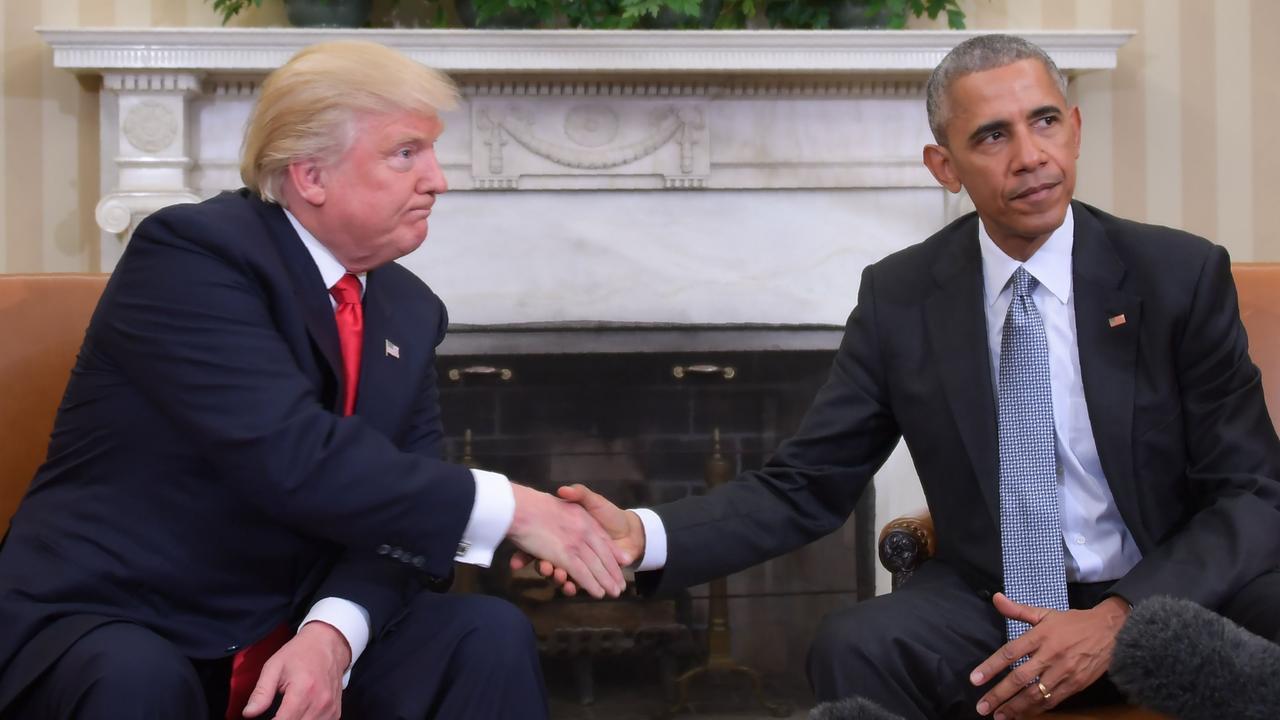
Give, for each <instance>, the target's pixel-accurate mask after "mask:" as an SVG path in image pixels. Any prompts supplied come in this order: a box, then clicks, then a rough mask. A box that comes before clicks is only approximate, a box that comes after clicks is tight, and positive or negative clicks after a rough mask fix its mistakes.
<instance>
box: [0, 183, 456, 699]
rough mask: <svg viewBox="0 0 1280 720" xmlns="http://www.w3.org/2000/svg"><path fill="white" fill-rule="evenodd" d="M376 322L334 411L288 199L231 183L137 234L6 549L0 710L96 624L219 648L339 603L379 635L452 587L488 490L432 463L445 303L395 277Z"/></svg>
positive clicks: (405, 275) (333, 341)
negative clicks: (346, 406) (228, 189)
mask: <svg viewBox="0 0 1280 720" xmlns="http://www.w3.org/2000/svg"><path fill="white" fill-rule="evenodd" d="M364 315H365V337H364V352H363V357H362V360H361V375H360V384H359V397H358V402H357V406H356V414H355V415H354V416H352V417H348V418H343V417H340V416H339V412H340V411H339V403H340V400H339V399H340V398H341V397H342V392H341V387H340V383H341V379H340V378H341V377H342V374H341V372H340V371H339V370H340V367H341V365H340V363H341V360H340V355H339V346H338V337H337V330H336V326H335V323H334V316H333V310H332V306H331V304H330V301H329V295H328V292H327V290H326V288H325V287H324V286H323V283H322V281H321V279H320V274H319V271H318V270H317V269H316V266H315V263H314V261H313V260H312V259H311V257H310V255H309V254H308V253H307V251H306V249H305V248H304V246H303V245H302V242H301V241H300V240H299V239H298V236H297V234H296V233H295V232H294V230H293V228H292V227H291V226H290V225H289V222H288V220H287V218H286V217H285V215H284V213H283V211H282V210H281V209H280V208H279V207H278V206H276V205H272V204H268V203H263V202H261V201H260V200H258V199H257V198H256V197H254V196H252V195H250V194H249V193H248V192H246V191H240V192H238V193H224V194H222V195H219V196H218V197H215V198H213V199H211V200H208V201H206V202H203V203H199V204H195V205H177V206H173V207H169V208H166V209H164V210H161V211H159V212H157V213H156V214H154V215H152V216H151V217H149V218H147V219H146V220H145V221H143V222H142V223H141V224H140V225H139V227H138V229H137V231H136V232H135V233H134V235H133V238H132V239H131V241H130V242H129V246H128V248H127V249H126V251H125V253H124V256H123V257H122V258H121V261H120V263H119V265H118V266H117V268H116V270H115V272H114V273H113V275H112V277H111V279H110V281H109V282H108V284H107V287H106V290H105V292H104V294H103V296H102V299H101V301H100V302H99V304H98V308H97V310H96V311H95V313H94V315H93V319H92V321H91V322H90V325H89V329H88V332H87V334H86V336H85V340H84V345H83V347H82V348H81V350H80V354H79V357H78V358H77V361H76V364H75V368H74V369H73V371H72V375H71V380H70V383H69V384H68V386H67V390H66V394H65V396H64V398H63V401H62V405H61V407H60V408H59V410H58V415H57V420H56V422H55V425H54V430H53V435H52V438H51V441H50V445H49V453H48V459H47V460H46V462H45V463H44V465H43V466H42V467H41V468H40V469H39V471H38V472H37V474H36V477H35V479H34V480H33V482H32V485H31V488H30V490H29V491H28V493H27V496H26V497H25V499H24V500H23V502H22V505H21V506H20V508H19V509H18V512H17V514H16V515H15V517H14V518H13V521H12V527H11V530H10V533H9V535H8V537H7V539H6V541H5V543H4V545H3V548H2V549H0V628H3V631H0V710H3V708H4V707H5V706H6V705H7V704H8V703H9V702H10V701H11V700H12V698H13V697H14V696H15V695H16V694H17V693H18V692H20V691H21V690H22V688H24V687H26V686H27V685H28V684H29V683H30V682H31V680H32V679H34V677H35V676H37V675H38V674H39V673H40V672H41V671H42V670H43V669H44V668H45V667H47V666H48V664H49V663H51V662H52V661H53V660H54V659H56V658H57V656H58V655H59V654H60V653H61V652H62V651H63V650H65V648H66V647H67V646H68V645H69V644H70V643H71V642H73V641H74V640H75V639H76V638H78V637H80V636H81V635H83V634H84V633H85V632H87V631H88V630H89V629H90V628H92V627H95V626H97V625H100V624H102V623H104V622H113V621H121V620H123V621H129V622H134V623H138V624H140V625H143V626H146V627H148V628H150V629H152V630H154V631H155V632H156V633H158V634H159V635H161V636H162V637H164V638H166V639H168V640H169V641H171V642H172V643H174V644H175V645H176V646H177V647H178V648H179V649H180V651H181V652H183V653H185V654H186V655H188V656H190V657H193V658H218V657H224V656H227V655H230V654H233V653H234V652H235V651H236V650H237V649H238V648H241V647H244V646H246V645H248V644H250V643H252V642H254V641H255V640H257V639H259V638H261V637H263V636H264V635H266V634H267V633H268V632H269V631H270V630H271V629H272V628H274V627H276V626H277V625H279V624H281V623H283V622H290V621H297V620H298V619H300V618H301V615H302V614H303V613H305V612H306V609H307V608H308V607H309V605H310V603H311V602H312V601H313V600H314V599H316V598H318V597H327V596H338V597H343V598H346V599H349V600H352V601H354V602H356V603H358V604H360V605H362V606H363V607H365V608H366V609H367V610H368V611H369V613H370V619H371V621H372V626H373V627H372V631H373V633H372V637H373V641H374V642H376V641H377V638H378V635H379V633H380V632H381V631H382V629H384V628H385V627H386V626H387V624H388V622H389V621H390V620H391V619H393V618H394V617H395V615H396V614H397V613H398V612H400V611H401V610H402V608H403V607H404V606H405V604H406V602H407V600H408V598H409V597H410V596H411V595H412V594H413V593H416V592H419V591H421V590H422V589H423V587H424V585H425V586H427V587H433V586H438V585H439V584H440V583H442V582H444V581H445V579H447V578H449V577H450V576H451V568H452V564H453V558H454V553H455V549H456V548H457V546H458V542H459V538H460V536H461V535H462V531H463V529H464V527H465V526H466V522H467V519H468V517H469V515H470V510H471V505H472V502H473V500H474V493H475V485H474V482H473V480H472V479H471V476H470V474H469V472H468V471H467V470H466V469H465V468H463V467H461V466H457V465H452V464H447V463H444V462H442V461H441V460H440V459H439V457H440V451H441V437H442V433H441V428H440V415H439V406H438V393H437V389H436V373H435V369H434V361H435V346H436V345H437V344H438V343H439V342H440V340H441V339H442V338H443V337H444V333H445V328H446V324H447V318H446V314H445V309H444V306H443V304H442V303H441V302H440V300H439V299H438V298H437V297H436V296H435V295H434V294H433V293H432V292H431V290H430V289H429V288H427V286H426V285H425V284H423V283H422V281H421V280H419V279H418V278H417V277H415V276H414V275H413V274H412V273H410V272H409V271H407V270H405V269H404V268H402V267H400V266H399V265H396V264H390V265H387V266H384V267H381V268H378V269H376V270H374V271H372V272H370V273H369V274H368V276H367V285H366V292H365V300H364ZM387 341H390V342H391V343H393V344H394V345H396V346H397V347H398V348H399V353H398V357H393V356H392V354H391V353H388V352H387V345H386V342H387ZM379 548H381V550H382V553H381V554H380V553H379V552H378V550H379ZM389 548H397V549H400V552H397V553H388V552H387V551H388V549H389ZM393 554H394V555H395V556H396V557H397V558H398V559H391V555H393Z"/></svg>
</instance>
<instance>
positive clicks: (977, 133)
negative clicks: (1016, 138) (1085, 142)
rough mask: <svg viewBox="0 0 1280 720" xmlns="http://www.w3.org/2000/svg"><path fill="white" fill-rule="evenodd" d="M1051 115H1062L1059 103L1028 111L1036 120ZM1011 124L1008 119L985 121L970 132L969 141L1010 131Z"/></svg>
mask: <svg viewBox="0 0 1280 720" xmlns="http://www.w3.org/2000/svg"><path fill="white" fill-rule="evenodd" d="M1050 115H1059V116H1060V115H1062V108H1060V107H1058V106H1057V105H1041V106H1040V107H1038V108H1036V109H1035V110H1032V111H1031V112H1029V113H1027V119H1028V120H1035V119H1037V118H1042V117H1048V116H1050ZM1010 124H1011V123H1010V122H1009V121H1008V120H992V121H991V122H988V123H983V124H981V125H979V126H978V127H977V129H975V130H974V131H973V132H972V133H969V142H971V143H972V142H976V141H977V140H979V139H981V138H983V137H985V136H987V135H989V134H991V133H993V132H997V131H1000V130H1003V131H1005V132H1008V130H1009V126H1010Z"/></svg>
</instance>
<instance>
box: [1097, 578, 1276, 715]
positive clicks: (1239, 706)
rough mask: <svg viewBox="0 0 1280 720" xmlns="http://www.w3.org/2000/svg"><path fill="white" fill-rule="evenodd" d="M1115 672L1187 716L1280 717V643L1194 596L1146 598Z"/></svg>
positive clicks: (1141, 696) (1147, 700)
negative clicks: (1201, 602)
mask: <svg viewBox="0 0 1280 720" xmlns="http://www.w3.org/2000/svg"><path fill="white" fill-rule="evenodd" d="M1108 672H1109V674H1110V676H1111V681H1112V682H1113V683H1115V685H1116V687H1118V688H1120V690H1121V691H1123V692H1124V694H1125V695H1126V696H1127V697H1128V698H1129V700H1130V702H1132V703H1135V704H1138V705H1142V706H1144V707H1148V708H1150V709H1152V710H1157V711H1159V712H1162V713H1165V714H1167V715H1172V716H1173V717H1176V718H1180V720H1217V719H1218V718H1233V719H1234V720H1274V719H1275V718H1277V717H1280V645H1277V644H1276V643H1273V642H1271V641H1270V640H1267V639H1265V638H1262V637H1259V636H1257V635H1254V634H1253V633H1251V632H1249V631H1248V630H1245V629H1244V628H1242V627H1240V626H1239V625H1237V624H1235V623H1233V622H1231V621H1230V620H1228V619H1226V618H1224V617H1222V616H1221V615H1218V614H1217V613H1215V612H1212V611H1210V610H1207V609H1205V608H1203V607H1201V606H1199V605H1197V604H1195V603H1193V602H1191V601H1189V600H1180V599H1177V598H1171V597H1153V598H1151V599H1149V600H1145V601H1143V602H1140V603H1138V605H1137V606H1135V607H1134V608H1133V612H1132V613H1130V615H1129V620H1128V621H1127V622H1125V624H1124V627H1122V628H1121V629H1120V633H1119V634H1118V635H1117V636H1116V647H1115V652H1114V654H1113V655H1112V658H1111V668H1110V670H1109V671H1108Z"/></svg>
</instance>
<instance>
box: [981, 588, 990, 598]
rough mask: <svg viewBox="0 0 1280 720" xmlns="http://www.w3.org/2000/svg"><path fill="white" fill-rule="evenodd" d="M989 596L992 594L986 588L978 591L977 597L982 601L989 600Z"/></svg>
mask: <svg viewBox="0 0 1280 720" xmlns="http://www.w3.org/2000/svg"><path fill="white" fill-rule="evenodd" d="M991 596H992V592H991V591H990V590H988V589H986V588H982V589H981V590H979V591H978V597H980V598H982V599H983V600H990V599H991Z"/></svg>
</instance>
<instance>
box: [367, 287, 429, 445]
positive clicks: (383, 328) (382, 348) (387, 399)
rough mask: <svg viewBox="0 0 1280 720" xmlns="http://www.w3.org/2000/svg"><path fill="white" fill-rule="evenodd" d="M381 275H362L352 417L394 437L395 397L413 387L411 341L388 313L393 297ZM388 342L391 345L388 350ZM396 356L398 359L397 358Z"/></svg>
mask: <svg viewBox="0 0 1280 720" xmlns="http://www.w3.org/2000/svg"><path fill="white" fill-rule="evenodd" d="M382 277H383V275H382V274H381V273H380V272H379V271H377V270H374V271H372V272H370V273H369V274H368V275H367V276H366V284H365V291H364V346H363V349H362V350H361V353H360V391H359V393H358V394H357V395H356V414H357V415H359V416H360V417H362V418H364V419H365V420H366V421H367V422H369V423H371V424H373V425H374V426H375V427H377V428H379V429H382V430H383V431H384V432H385V433H386V434H387V436H388V437H395V434H394V432H393V431H394V427H393V426H394V424H395V416H396V415H397V413H396V412H395V409H396V408H397V407H399V403H398V402H397V401H396V398H397V395H398V394H399V395H401V396H403V395H406V394H407V392H406V388H413V387H415V385H414V384H413V382H412V378H411V377H409V375H410V373H411V368H412V367H414V363H413V362H412V358H410V357H407V353H409V352H411V350H412V347H411V346H409V345H408V342H409V341H410V340H412V338H410V337H407V336H405V335H404V334H403V333H397V331H396V324H395V322H394V320H395V318H394V316H393V314H392V308H393V307H394V303H395V298H393V297H391V296H390V295H389V293H388V292H387V290H386V287H385V283H382V282H379V279H380V278H382ZM388 343H391V344H393V345H395V349H394V350H391V349H390V347H389V346H388ZM397 356H399V357H397Z"/></svg>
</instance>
